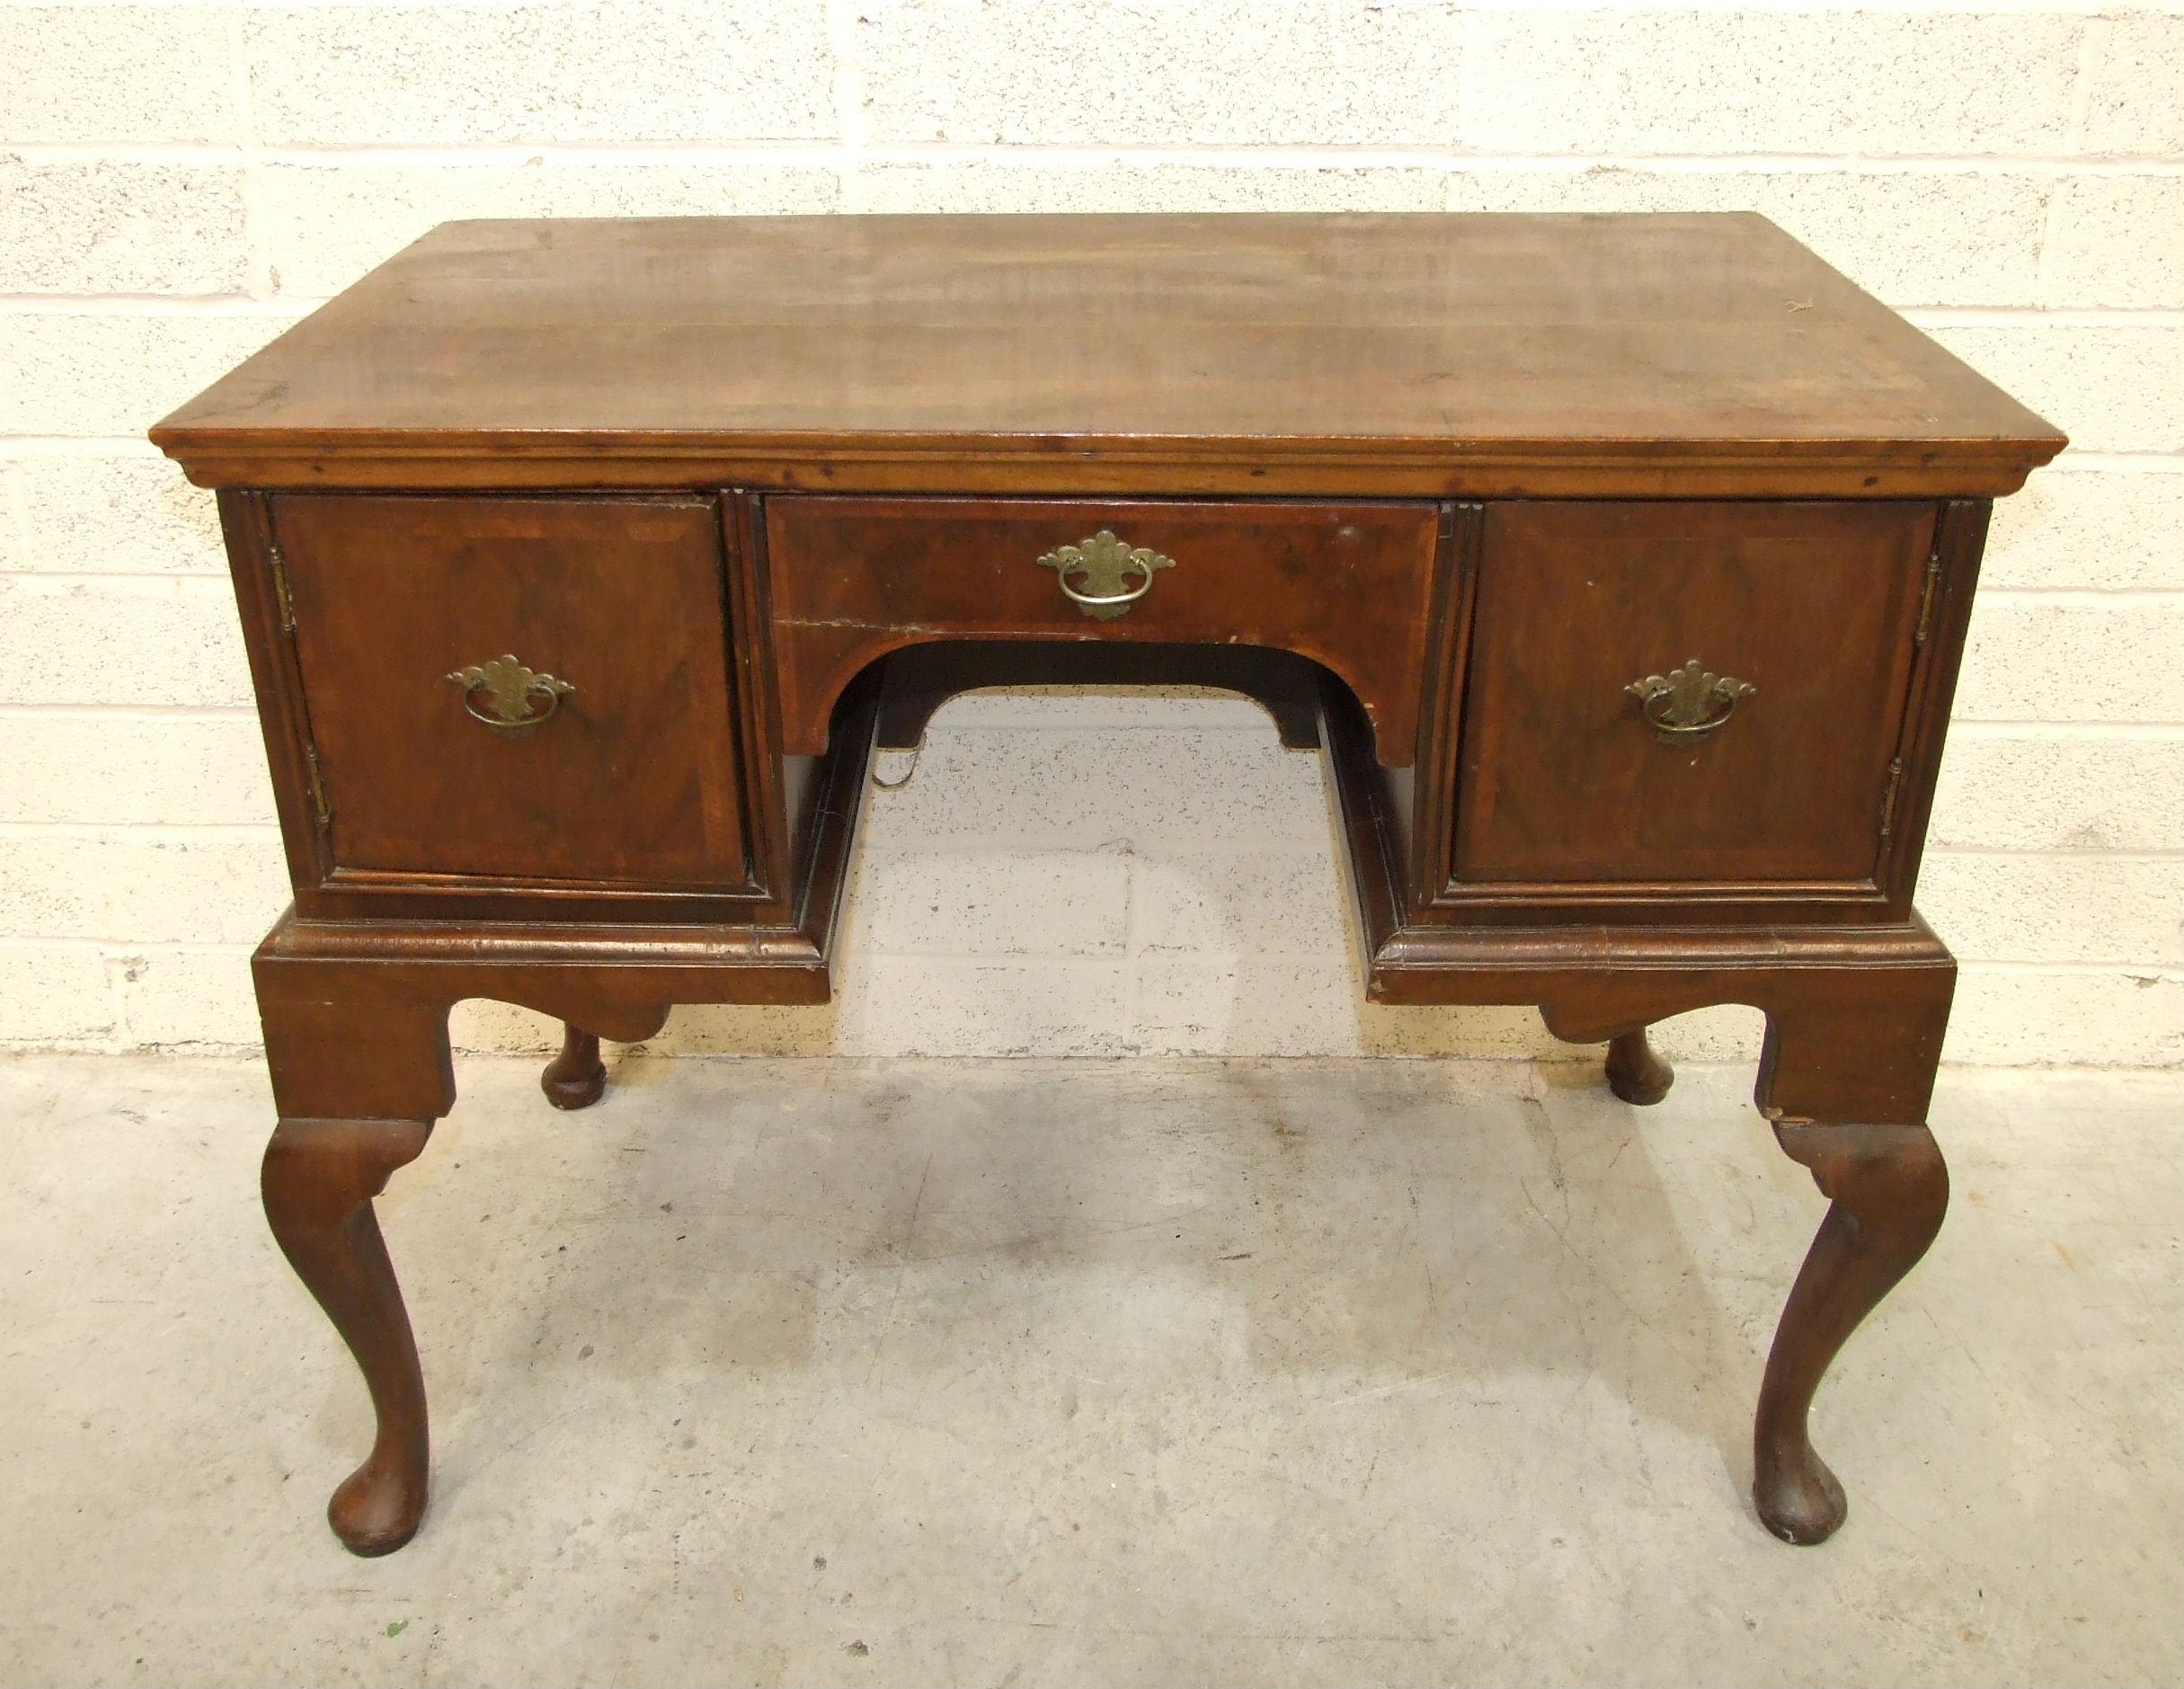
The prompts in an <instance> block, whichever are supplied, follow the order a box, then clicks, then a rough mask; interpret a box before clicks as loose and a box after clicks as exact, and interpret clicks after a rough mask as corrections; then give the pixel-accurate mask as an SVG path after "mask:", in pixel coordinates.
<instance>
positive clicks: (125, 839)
mask: <svg viewBox="0 0 2184 1689" xmlns="http://www.w3.org/2000/svg"><path fill="white" fill-rule="evenodd" d="M288 903H289V880H288V871H287V868H286V867H285V865H284V863H283V860H282V858H281V854H280V839H279V837H278V836H277V835H275V834H272V833H270V832H269V833H266V834H262V835H260V836H257V837H254V838H253V837H247V836H245V837H235V836H229V835H223V834H219V833H204V834H193V833H190V832H179V833H164V834H158V835H146V834H142V833H131V832H119V833H113V834H109V835H107V836H106V837H103V838H99V837H84V836H83V835H80V834H70V833H43V834H28V835H25V834H14V835H10V836H6V837H0V937H5V938H101V939H107V940H112V941H117V942H124V943H144V944H226V945H250V944H255V943H256V942H257V941H258V940H259V939H260V938H263V937H264V936H265V933H266V930H267V929H269V928H270V927H271V926H272V924H273V922H274V920H276V919H277V918H278V917H279V916H280V911H282V910H283V909H285V908H287V907H288Z"/></svg>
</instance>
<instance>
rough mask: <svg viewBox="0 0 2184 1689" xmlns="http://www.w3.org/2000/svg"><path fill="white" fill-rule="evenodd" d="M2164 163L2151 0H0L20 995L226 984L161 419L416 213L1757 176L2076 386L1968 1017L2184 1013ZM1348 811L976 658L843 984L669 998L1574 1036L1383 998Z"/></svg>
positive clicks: (1260, 737) (2025, 551) (753, 208)
mask: <svg viewBox="0 0 2184 1689" xmlns="http://www.w3.org/2000/svg"><path fill="white" fill-rule="evenodd" d="M2180 195H2184V16H2180V13H2179V11H2178V10H2177V8H2176V7H2175V5H2173V4H2171V5H2168V6H2159V5H2156V6H2115V7H2101V6H2093V5H2084V4H2064V3H2061V0H2058V3H2056V4H2040V3H2039V0H1991V4H1961V5H1958V4H1947V5H1940V4H1935V5H1930V4H1910V3H1906V4H1894V5H1888V6H1878V7H1875V8H1872V9H1868V10H1856V11H1853V10H1849V9H1837V8H1833V7H1829V6H1826V5H1820V4H1805V5H1798V6H1774V5H1765V4H1753V5H1745V6H1734V5H1730V6H1724V5H1719V4H1715V5H1707V6H1693V7H1682V8H1678V7H1670V6H1635V5H1631V6H1612V5H1602V6H1594V7H1589V8H1588V7H1584V6H1569V5H1561V6H1554V7H1550V8H1530V7H1521V6H1515V5H1506V4H1504V5H1479V6H1469V5H1452V4H1432V3H1427V0H1384V3H1383V4H1366V3H1365V0H1289V3H1288V4H1278V3H1276V0H1019V3H1017V4H1008V3H1004V0H991V3H982V0H861V3H859V0H706V3H705V4H687V5H676V4H661V3H657V0H604V3H603V4H513V5H511V4H413V5H401V6H396V5H383V4H302V5H262V6H261V5H242V6H229V5H213V4H155V5H109V4H61V5H49V6H20V5H0V743H4V747H5V772H4V775H0V1043H7V1044H14V1045H72V1046H83V1047H90V1048H99V1049H116V1048H133V1047H139V1046H146V1045H195V1044H213V1045H220V1044H229V1045H242V1044H247V1043H248V1042H250V1041H251V1040H252V1039H253V1036H254V1034H255V1021H254V1017H253V1009H252V1008H251V1004H250V1000H249V994H248V985H247V975H246V971H245V967H244V958H245V956H246V954H247V951H248V947H249V946H250V945H251V943H252V942H253V940H254V939H255V938H257V936H258V935H259V933H260V932H261V931H262V929H263V928H264V927H265V925H266V924H267V923H268V922H269V921H270V920H271V918H272V917H273V915H274V914H275V913H276V912H277V911H279V909H280V906H281V903H282V902H283V882H282V876H281V869H280V855H279V852H278V850H277V849H276V845H275V838H274V832H273V827H272V812H271V804H270V802H269V799H268V795H267V788H266V781H265V775H264V772H263V769H262V765H261V755H260V751H259V747H258V743H257V741H256V730H255V727H254V725H253V720H252V717H251V715H250V710H249V685H248V680H247V677H246V675H245V672H244V662H243V655H242V651H241V647H240V644H239V642H238V639H237V636H236V630H235V616H234V612H233V609H232V605H231V603H230V600H229V595H228V587H227V583H226V579H225V577H224V575H223V573H222V563H221V558H220V555H219V549H218V544H217V539H216V535H215V529H214V523H213V519H212V511H211V501H210V498H209V495H208V494H204V493H197V492H194V491H192V490H191V489H190V488H189V487H187V486H186V485H185V484H183V482H182V479H181V477H180V476H178V475H177V474H175V473H174V472H173V470H172V469H171V468H170V467H168V466H167V465H165V464H164V462H162V461H161V460H159V459H158V458H156V457H155V455H154V454H153V453H152V452H151V451H150V449H149V448H148V447H146V445H144V444H143V443H142V439H141V436H142V431H143V429H144V428H145V426H146V424H147V423H148V422H151V421H152V420H154V419H155V418H156V417H157V416H159V415H160V414H161V413H164V411H165V410H167V409H168V408H169V407H170V406H171V405H173V404H175V403H176V402H178V401H179V400H181V399H182V398H184V397H186V396H188V395H189V394H190V393H191V392H192V391H193V390H195V389H196V388H197V387H199V386H200V385H201V384H202V383H203V382H205V381H207V380H209V378H212V377H213V376H215V375H217V374H218V372H219V371H220V370H221V369H224V368H226V366H227V365H228V364H230V363H231V362H233V361H234V360H235V359H237V358H238V357H240V356H241V355H242V354H244V352H246V351H250V350H251V349H253V347H255V346H257V345H259V344H260V343H262V342H264V341H265V340H267V339H268V338H270V337H271V335H273V334H274V333H277V332H278V331H279V330H280V329H281V328H282V327H283V326H285V325H286V324H289V323H290V322H292V321H294V320H295V319H296V318H297V316H299V315H301V314H302V313H303V312H305V311H306V310H307V309H308V308H309V307H311V306H312V305H313V304H314V303H315V301H317V300H320V299H323V298H325V297H327V296H328V295H329V294H331V293H333V292H334V291H336V290H337V289H340V288H341V287H342V286H343V285H345V284H346V283H348V282H349V281H351V280H353V279H354V278H355V277H356V276H358V275H359V274H360V273H361V272H362V271H364V270H365V269H366V268H367V267H368V266H369V265H371V264H372V263H374V262H377V261H378V260H379V259H381V258H383V257H385V256H386V255H387V254H388V253H392V252H394V251H395V249H396V248H397V247H399V246H401V245H402V244H404V243H405V242H407V241H409V240H410V239H412V238H413V236H416V235H418V234H419V233H421V232H422V231H423V230H424V229H425V228H427V227H430V226H431V225H432V224H433V223H435V222H438V221H439V220H441V219H443V218H453V217H475V216H480V215H493V214H513V215H530V214H539V213H555V214H559V215H578V216H607V215H613V214H618V213H628V212H706V211H714V212H720V211H737V212H769V211H815V210H816V211H824V210H836V209H839V210H858V209H888V210H898V211H903V210H908V211H919V210H970V209H1168V208H1181V207H1188V208H1282V209H1292V208H1299V209H1301V208H1353V207H1354V208H1372V209H1414V208H1416V209H1428V208H1442V207H1450V208H1457V209H1473V208H1477V209H1573V208H1582V209H1626V208H1627V209H1654V208H1678V209H1703V208H1729V207H1749V208H1754V209H1759V210H1762V211H1763V212H1765V213H1766V214H1768V215H1769V216H1771V217H1772V218H1775V219H1776V220H1778V221H1779V222H1780V223H1782V224H1783V225H1784V226H1785V227H1788V228H1789V229H1790V230H1791V231H1792V232H1793V233H1795V234H1797V235H1798V236H1801V237H1802V238H1803V239H1805V240H1806V241H1807V242H1809V243H1810V244H1813V245H1814V246H1816V248H1817V249H1818V250H1819V251H1820V252H1821V253H1823V254H1824V256H1826V257H1827V258H1829V259H1830V260H1832V261H1833V262H1835V263H1836V264H1838V265H1840V266H1841V267H1842V268H1843V269H1844V270H1846V271H1849V272H1850V273H1851V275H1852V276H1854V277H1856V278H1857V279H1859V280H1860V281H1862V282H1863V283H1865V284H1866V285H1867V286H1868V287H1869V288H1871V289H1874V290H1875V291H1877V292H1878V293H1879V294H1880V295H1881V297H1882V298H1886V299H1887V300H1888V301H1889V302H1890V303H1891V304H1893V305H1895V306H1896V307H1899V308H1902V309H1904V310H1905V311H1906V312H1908V313H1909V314H1910V316H1912V318H1913V321H1915V322H1917V323H1919V324H1922V325H1923V326H1924V327H1926V328H1927V329H1929V330H1930V331H1931V333H1934V334H1936V335H1937V336H1939V337H1940V339H1942V340H1943V341H1945V342H1947V343H1949V345H1950V346H1951V347H1953V348H1954V349H1955V350H1957V351H1958V352H1960V353H1961V354H1962V355H1963V356H1965V357H1966V358H1967V359H1969V360H1971V361H1972V362H1973V363H1974V364H1975V365H1977V366H1978V367H1979V368H1980V369H1984V370H1985V371H1986V372H1988V373H1989V374H1991V375H1993V377H1994V378H1997V379H1998V380H2000V381H2002V383H2003V384H2004V385H2006V386H2007V387H2010V388H2011V391H2013V392H2014V393H2016V394H2018V395H2019V396H2021V397H2023V398H2024V399H2026V400H2027V401H2028V402H2029V403H2030V404H2033V405H2035V406H2036V407H2038V409H2040V410H2041V411H2043V412H2045V413H2046V414H2047V415H2048V416H2050V417H2051V418H2053V419H2054V420H2055V422H2058V423H2060V424H2062V425H2063V426H2064V428H2066V429H2067V430H2068V431H2070V433H2071V434H2072V435H2073V438H2074V439H2075V440H2076V441H2077V445H2076V447H2075V449H2073V451H2071V452H2070V453H2069V454H2068V455H2067V456H2066V457H2065V458H2064V460H2063V461H2062V462H2061V463H2060V464H2059V465H2058V466H2057V467H2055V468H2054V469H2051V470H2049V471H2047V472H2046V473H2044V474H2042V475H2040V476H2038V477H2036V479H2035V481H2034V484H2033V485H2032V487H2031V488H2030V490H2029V491H2028V492H2027V493H2025V494H2023V495H2021V496H2020V497H2019V498H2017V499H2014V500H2011V501H2010V502H2008V503H2007V504H2006V505H2005V506H2004V507H2003V508H2002V511H2001V513H2000V515H1999V517H1998V520H1997V524H1996V530H1995V534H1994V539H1993V547H1992V550H1991V554H1990V560H1989V564H1988V567H1987V574H1986V587H1985V591H1984V593H1983V596H1982V599H1981V601H1980V608H1979V610H1978V613H1977V617H1976V619H1975V627H1974V634H1973V640H1972V648H1971V652H1970V654H1969V657H1968V659H1967V666H1966V675H1965V680H1964V684H1963V688H1962V690H1961V694H1960V697H1959V699H1958V710H1957V716H1958V722H1957V726H1956V729H1955V732H1954V734H1953V736H1952V742H1951V747H1950V751H1949V762H1948V767H1947V771H1946V774H1945V776H1944V790H1943V794H1942V798H1941V802H1940V807H1939V810H1938V812H1937V813H1936V816H1935V820H1934V828H1933V842H1934V849H1931V851H1930V853H1929V856H1928V861H1927V869H1926V876H1925V882H1924V887H1923V894H1922V899H1921V902H1922V905H1923V906H1924V907H1925V908H1926V910H1927V911H1928V912H1929V913H1930V915H1931V917H1932V919H1933V920H1934V922H1935V924H1936V925H1937V926H1938V927H1939V928H1940V930H1941V931H1942V932H1943V933H1944V934H1945V935H1946V936H1947V937H1948V938H1949V939H1950V940H1951V941H1952V943H1954V944H1955V945H1956V946H1957V947H1958V953H1959V955H1960V956H1963V958H1964V959H1965V962H1966V969H1965V976H1964V982H1963V985H1962V988H1961V990H1960V992H1959V995H1958V1009H1957V1016H1956V1023H1955V1027H1954V1030H1953V1032H1952V1036H1951V1044H1950V1053H1951V1055H1952V1056H1953V1057H1954V1058H1955V1059H1957V1060H1959V1061H1965V1062H2002V1063H2023V1062H2091V1063H2124V1064H2147V1063H2160V1062H2175V1061H2177V1060H2178V1059H2179V1057H2180V1030H2179V1026H2180V1000H2184V990H2180V982H2184V971H2180V962H2184V957H2180V938H2179V878H2180V876H2179V865H2180V846H2184V832H2180V829H2184V758H2180V740H2184V664H2180V651H2184V646H2180V637H2179V636H2180V631H2184V628H2180V621H2184V615H2180V611H2184V522H2180V502H2184V383H2180V338H2184V201H2180ZM1328 838H1329V835H1328V830H1327V822H1326V804H1325V797H1324V794H1323V793H1322V791H1321V787H1320V778H1319V775H1318V769H1317V766H1316V762H1315V760H1314V759H1311V758H1310V757H1306V756H1301V755H1294V754H1289V753H1284V752H1283V751H1281V750H1279V749H1278V748H1277V746H1276V745H1275V742H1274V735H1273V733H1272V731H1271V729H1270V728H1269V727H1268V726H1267V724H1265V721H1264V720H1263V719H1262V718H1261V717H1260V716H1258V715H1257V714H1256V711H1255V710H1254V709H1253V708H1252V707H1249V706H1247V705H1245V704H1242V703H1241V702H1238V701H1235V700H1230V699H1224V698H1177V699H1154V700H1149V699H1146V698H1142V697H1130V696H1118V697H1089V698H1052V697H1031V696H1002V695H989V696H983V697H980V698H972V699H967V700H963V701H962V702H960V703H958V704H957V705H955V706H953V707H951V708H950V709H949V710H948V711H947V712H946V713H945V714H944V715H943V716H942V717H941V718H940V721H939V723H938V724H937V726H936V728H935V730H934V733H933V735H932V738H931V740H930V742H929V743H928V748H927V751H926V753H925V756H924V760H923V765H922V767H921V768H920V769H919V771H918V774H917V777H916V779H915V780H914V781H913V782H912V784H911V785H910V787H908V789H906V790H904V791H902V792H900V793H896V794H891V795H883V796H878V797H877V798H876V799H875V801H874V806H873V812H872V825H871V828H870V831H869V834H868V838H867V842H866V848H865V854H864V860H863V864H862V871H861V876H860V879H861V884H860V885H859V888H858V890H857V894H856V898H855V902H854V904H853V913H852V916H851V921H850V926H849V936H848V962H847V965H846V987H847V989H846V991H844V992H843V993H842V995H841V997H840V1000H839V1001H838V1003H837V1004H836V1005H835V1006H834V1007H833V1008H832V1009H809V1010H796V1011H772V1012H766V1013H758V1012H743V1011H715V1012H710V1013H708V1012H705V1011H695V1010H694V1011H686V1012H685V1013H684V1014H682V1015H681V1016H679V1018H678V1020H677V1021H676V1023H675V1024H674V1026H673V1027H671V1028H670V1034H669V1036H668V1038H667V1040H666V1042H667V1043H669V1044H670V1045H673V1046H674V1047H678V1048H682V1049H690V1050H744V1049H763V1050H769V1051H785V1050H786V1051H800V1052H819V1051H835V1052H842V1053H856V1054H884V1053H912V1052H939V1053H961V1052H990V1053H1001V1052H1021V1053H1041V1054H1051V1053H1131V1052H1179V1053H1255V1054H1256V1053H1298V1054H1309V1053H1344V1052H1351V1051H1357V1050H1372V1051H1396V1052H1403V1051H1412V1052H1443V1051H1452V1052H1472V1051H1479V1052H1493V1053H1528V1052H1531V1051H1534V1050H1538V1049H1541V1048H1544V1047H1546V1045H1547V1041H1546V1040H1545V1038H1544V1036H1543V1035H1542V1034H1541V1033H1540V1031H1539V1029H1538V1026H1537V1022H1536V1019H1535V1018H1533V1017H1532V1016H1531V1014H1530V1013H1529V1012H1521V1011H1516V1010H1510V1011H1506V1012H1504V1011H1483V1012H1481V1011H1465V1012H1441V1011H1430V1012H1429V1011H1419V1010H1367V1009H1364V1008H1363V1007H1362V1006H1361V1005H1360V1004H1359V1003H1358V1002H1357V1000H1356V999H1357V992H1356V988H1355V984H1354V959H1353V957H1352V956H1351V945H1352V943H1353V941H1352V939H1351V938H1350V937H1349V936H1348V933H1347V931H1346V924H1345V915H1344V912H1343V909H1342V906H1341V903H1340V901H1339V896H1338V892H1337V882H1336V870H1335V867H1334V864H1333V860H1332V858H1331V855H1330V850H1329V842H1328ZM1057 889H1066V893H1067V894H1066V896H1063V897H1058V896H1057V895H1056V894H1055V893H1056V891H1057ZM457 1024H458V1032H459V1036H461V1037H462V1038H463V1039H464V1040H465V1041H466V1042H468V1043H472V1044H481V1045H528V1044H532V1043H536V1042H537V1040H538V1039H539V1038H540V1036H541V1035H542V1032H543V1029H544V1028H543V1023H541V1022H539V1021H537V1019H536V1018H533V1017H529V1016H527V1015H522V1014H519V1013H516V1012H514V1011H508V1010H501V1009H485V1008H477V1009H465V1010H463V1011H461V1014H460V1016H459V1018H458V1023H457ZM1756 1036H1757V1018H1756V1017H1755V1016H1753V1015H1751V1014H1749V1013H1745V1012H1742V1011H1723V1012H1719V1013H1715V1014H1709V1015H1703V1016H1697V1017H1692V1018H1689V1019H1688V1020H1686V1021H1684V1022H1681V1023H1678V1024H1677V1026H1676V1027H1674V1028H1672V1029H1671V1032H1670V1036H1668V1038H1667V1040H1666V1042H1667V1043H1668V1044H1669V1045H1671V1046H1672V1047H1674V1048H1676V1049H1678V1050H1681V1051H1682V1052H1684V1053H1691V1054H1701V1055H1723V1056H1734V1055H1742V1054H1747V1053H1750V1052H1751V1050H1752V1049H1753V1047H1754V1044H1755V1040H1756Z"/></svg>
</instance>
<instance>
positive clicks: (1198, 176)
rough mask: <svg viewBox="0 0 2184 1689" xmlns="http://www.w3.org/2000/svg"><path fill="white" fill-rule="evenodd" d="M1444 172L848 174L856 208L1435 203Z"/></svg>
mask: <svg viewBox="0 0 2184 1689" xmlns="http://www.w3.org/2000/svg"><path fill="white" fill-rule="evenodd" d="M1442 183H1443V173H1441V172H1440V171H1438V170H1429V169H1397V168H1391V167H1387V166H1381V167H1364V168H1358V167H1354V166H1349V165H1345V164H1334V163H1330V164H1320V165H1316V166H1308V165H1292V164H1279V165H1249V166H1244V165H1234V164H1179V163H1163V164H1132V163H1129V162H1127V161H1125V160H1123V159H1114V158H1109V159H1096V160H1093V161H1090V162H1088V163H1076V162H1070V163H1062V162H1057V161H1054V160H1052V159H1049V158H1047V157H1045V156H1042V155H1040V154H1037V153H1031V154H1027V155H1025V157H1024V159H1023V161H1022V162H1021V163H1017V162H1009V163H1001V162H998V161H988V160H984V159H977V160H967V161H963V162H961V163H956V162H950V163H946V164H865V165H862V166H861V167H859V168H858V169H857V172H856V173H854V174H853V175H852V176H851V177H850V178H849V180H848V182H847V183H846V184H845V195H846V207H845V209H850V210H857V211H898V212H901V211H920V212H941V211H946V212H965V211H1431V210H1437V209H1440V208H1441V204H1442V200H1443V186H1442Z"/></svg>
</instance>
